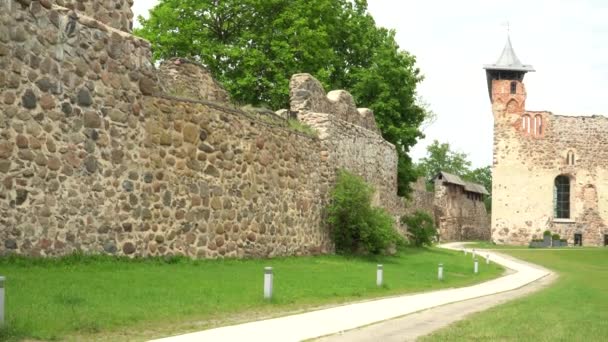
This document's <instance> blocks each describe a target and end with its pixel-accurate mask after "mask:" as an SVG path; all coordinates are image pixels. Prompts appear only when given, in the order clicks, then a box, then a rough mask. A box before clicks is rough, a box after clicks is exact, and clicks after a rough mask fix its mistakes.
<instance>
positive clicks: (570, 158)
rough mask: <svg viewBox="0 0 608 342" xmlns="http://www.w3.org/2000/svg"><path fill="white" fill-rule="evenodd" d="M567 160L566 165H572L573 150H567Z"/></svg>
mask: <svg viewBox="0 0 608 342" xmlns="http://www.w3.org/2000/svg"><path fill="white" fill-rule="evenodd" d="M567 162H568V165H574V152H572V151H568V156H567Z"/></svg>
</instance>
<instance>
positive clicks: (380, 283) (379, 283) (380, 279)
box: [376, 265, 383, 286]
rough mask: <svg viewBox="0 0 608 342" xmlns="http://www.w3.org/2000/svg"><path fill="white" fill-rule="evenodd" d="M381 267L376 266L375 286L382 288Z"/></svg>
mask: <svg viewBox="0 0 608 342" xmlns="http://www.w3.org/2000/svg"><path fill="white" fill-rule="evenodd" d="M382 273H383V266H382V265H378V269H377V270H376V285H378V286H382V278H383V274H382Z"/></svg>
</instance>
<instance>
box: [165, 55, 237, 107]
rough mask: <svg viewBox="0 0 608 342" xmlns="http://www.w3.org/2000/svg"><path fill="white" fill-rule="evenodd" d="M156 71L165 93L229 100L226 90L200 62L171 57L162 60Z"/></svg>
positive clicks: (197, 98) (189, 97)
mask: <svg viewBox="0 0 608 342" xmlns="http://www.w3.org/2000/svg"><path fill="white" fill-rule="evenodd" d="M158 71H159V74H160V79H161V80H162V83H163V88H164V89H165V92H166V93H167V94H170V95H174V96H177V97H182V98H188V99H193V100H207V101H212V102H219V103H229V102H230V96H229V95H228V92H227V91H226V90H224V88H223V87H222V86H221V85H220V84H219V83H218V82H217V81H216V80H215V79H214V78H213V76H212V75H211V73H210V72H209V70H207V68H205V67H204V66H202V65H201V64H198V63H196V62H192V61H189V60H187V59H185V58H172V59H169V60H167V61H163V62H162V63H161V64H160V67H159V70H158Z"/></svg>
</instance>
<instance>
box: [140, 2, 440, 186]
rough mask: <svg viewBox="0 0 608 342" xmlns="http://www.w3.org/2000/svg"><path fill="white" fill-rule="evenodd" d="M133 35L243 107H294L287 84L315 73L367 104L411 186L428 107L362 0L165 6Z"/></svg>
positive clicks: (416, 75)
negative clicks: (192, 65)
mask: <svg viewBox="0 0 608 342" xmlns="http://www.w3.org/2000/svg"><path fill="white" fill-rule="evenodd" d="M139 20H140V22H141V23H142V28H140V29H138V30H136V34H138V35H140V36H142V37H144V38H146V39H148V40H149V41H150V42H151V43H152V46H153V53H154V58H155V59H157V60H159V59H167V58H170V57H176V56H181V57H189V58H192V59H194V60H196V61H198V62H200V63H202V64H204V65H205V66H207V67H208V68H209V69H210V71H211V72H212V73H213V74H214V76H215V77H216V78H217V79H218V81H220V82H221V83H222V84H223V85H224V86H225V88H226V89H227V90H228V91H229V92H230V94H231V96H232V98H233V99H234V100H235V101H237V102H240V103H242V104H251V105H256V106H266V107H269V108H273V109H280V108H286V107H288V103H289V80H290V78H291V76H292V75H293V74H295V73H303V72H306V73H310V74H312V75H314V76H315V77H316V78H317V79H319V80H320V81H321V83H323V85H324V86H325V88H326V89H346V90H348V91H350V92H351V93H352V95H353V96H354V98H355V100H356V101H357V103H358V104H359V105H360V106H362V107H368V108H371V109H372V110H373V111H374V113H375V115H376V121H377V123H378V126H379V128H380V130H381V132H382V135H383V136H384V138H385V139H386V140H388V141H390V142H391V143H393V144H395V145H396V146H397V150H398V153H399V192H400V194H405V193H407V192H408V190H409V182H411V181H413V180H415V178H416V176H417V174H416V173H415V172H414V168H413V164H412V161H411V159H410V158H409V156H408V154H407V153H408V152H409V149H410V147H412V146H413V145H414V144H415V143H416V141H417V140H418V139H419V138H420V137H422V132H421V131H420V125H421V124H422V123H423V122H424V120H425V118H426V117H427V113H428V111H427V110H426V109H425V107H424V106H423V105H421V104H420V103H418V101H417V99H416V86H417V85H418V83H419V82H421V81H422V79H423V77H422V75H421V73H420V70H419V69H418V68H417V67H416V58H415V57H414V56H412V55H411V54H409V53H408V52H406V51H403V50H401V49H400V48H399V46H398V45H397V43H396V42H395V32H394V31H393V30H387V29H385V28H381V27H378V26H376V23H375V21H374V19H373V17H372V16H371V15H370V14H369V12H368V9H367V1H365V0H354V1H353V0H203V1H201V0H161V1H160V2H159V4H158V5H157V6H156V7H154V8H153V9H152V10H151V11H150V18H149V19H143V18H141V17H140V18H139Z"/></svg>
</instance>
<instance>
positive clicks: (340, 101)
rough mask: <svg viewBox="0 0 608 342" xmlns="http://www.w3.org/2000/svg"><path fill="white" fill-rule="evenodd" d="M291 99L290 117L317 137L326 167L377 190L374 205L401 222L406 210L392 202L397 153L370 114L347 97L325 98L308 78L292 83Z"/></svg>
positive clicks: (297, 77) (401, 203)
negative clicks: (327, 165)
mask: <svg viewBox="0 0 608 342" xmlns="http://www.w3.org/2000/svg"><path fill="white" fill-rule="evenodd" d="M332 94H333V95H336V94H340V96H333V95H332ZM290 95H291V113H293V114H295V116H296V117H297V118H298V120H300V121H302V122H304V123H306V124H308V125H309V126H311V127H313V128H314V129H315V130H316V131H317V132H318V133H319V139H320V140H321V141H322V146H323V152H322V153H323V155H324V156H325V157H326V158H327V160H328V162H329V163H330V164H331V165H332V166H333V167H334V168H335V169H336V170H338V169H346V170H349V171H351V172H353V173H355V174H357V175H359V176H361V177H363V178H364V179H365V180H366V181H367V182H368V183H370V184H371V185H373V186H374V188H375V189H376V193H375V196H374V204H375V205H378V206H382V207H384V208H386V209H387V210H389V211H390V212H391V213H393V215H395V216H396V217H397V216H400V215H401V214H402V213H403V212H404V210H405V205H404V200H403V199H402V198H400V197H398V196H397V158H398V157H397V151H396V149H395V146H394V145H393V144H391V143H389V142H387V141H386V140H384V139H383V138H382V136H381V135H380V132H379V130H378V128H377V127H376V124H375V119H374V114H373V113H372V111H370V110H368V109H357V107H356V106H355V103H354V100H353V98H352V96H351V95H350V94H349V93H348V92H346V91H333V92H330V93H329V94H328V95H325V91H324V90H323V86H322V85H321V83H320V82H319V81H318V80H316V79H315V78H314V77H312V76H311V75H308V74H298V75H294V76H293V77H292V79H291V82H290ZM361 113H364V115H362V114H361Z"/></svg>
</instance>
